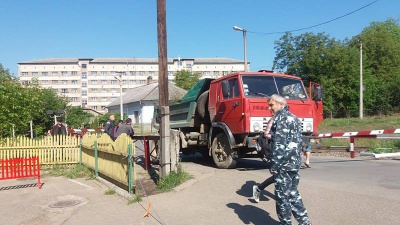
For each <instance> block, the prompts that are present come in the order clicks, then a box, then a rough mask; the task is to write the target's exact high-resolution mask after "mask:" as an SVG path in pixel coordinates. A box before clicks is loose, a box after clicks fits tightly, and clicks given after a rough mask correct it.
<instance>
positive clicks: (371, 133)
mask: <svg viewBox="0 0 400 225" xmlns="http://www.w3.org/2000/svg"><path fill="white" fill-rule="evenodd" d="M383 134H400V128H398V129H388V130H370V131H356V132H343V133H326V134H319V135H318V137H319V138H350V157H351V158H354V157H355V152H354V139H355V138H357V137H358V138H376V137H377V136H378V135H383Z"/></svg>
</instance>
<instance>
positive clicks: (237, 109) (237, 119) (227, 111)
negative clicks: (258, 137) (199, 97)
mask: <svg viewBox="0 0 400 225" xmlns="http://www.w3.org/2000/svg"><path fill="white" fill-rule="evenodd" d="M223 82H225V84H226V86H227V87H228V88H226V89H228V90H227V91H226V93H225V95H224V93H223V90H222V89H223V88H222V87H223V86H224V85H223V84H221V85H220V87H221V88H220V91H219V94H218V95H219V96H218V102H217V110H216V111H217V115H216V116H215V121H221V122H224V123H225V124H226V125H228V127H229V128H230V129H231V131H232V133H233V134H239V133H243V132H244V131H243V128H244V116H242V113H243V98H242V96H241V94H240V93H241V92H240V89H239V82H238V79H237V78H232V79H229V80H227V81H223Z"/></svg>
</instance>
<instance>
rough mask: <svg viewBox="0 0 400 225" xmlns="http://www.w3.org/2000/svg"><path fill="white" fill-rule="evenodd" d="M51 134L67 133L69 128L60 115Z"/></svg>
mask: <svg viewBox="0 0 400 225" xmlns="http://www.w3.org/2000/svg"><path fill="white" fill-rule="evenodd" d="M51 135H53V136H54V135H67V128H65V126H64V124H63V123H62V119H61V118H60V117H59V118H57V123H56V124H55V125H54V126H53V128H52V129H51Z"/></svg>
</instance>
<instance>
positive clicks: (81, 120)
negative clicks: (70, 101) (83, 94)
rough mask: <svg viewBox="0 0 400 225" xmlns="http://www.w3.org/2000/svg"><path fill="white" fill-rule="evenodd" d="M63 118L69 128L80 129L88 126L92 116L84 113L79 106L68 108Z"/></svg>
mask: <svg viewBox="0 0 400 225" xmlns="http://www.w3.org/2000/svg"><path fill="white" fill-rule="evenodd" d="M65 116H66V117H67V120H66V121H67V124H68V127H70V128H81V127H85V125H88V124H89V122H90V118H92V117H93V115H92V114H90V113H88V112H85V111H84V110H83V109H82V107H80V106H68V107H67V110H66V113H65Z"/></svg>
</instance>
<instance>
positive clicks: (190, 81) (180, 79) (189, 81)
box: [175, 70, 201, 90]
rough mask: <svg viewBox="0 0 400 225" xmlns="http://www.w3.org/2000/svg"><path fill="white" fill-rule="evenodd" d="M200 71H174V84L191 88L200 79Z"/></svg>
mask: <svg viewBox="0 0 400 225" xmlns="http://www.w3.org/2000/svg"><path fill="white" fill-rule="evenodd" d="M200 77H201V73H199V72H195V73H192V72H189V71H187V70H181V71H178V72H176V73H175V84H176V86H178V87H181V88H183V89H185V90H189V89H190V88H192V87H193V86H194V85H195V84H196V83H197V81H199V80H200Z"/></svg>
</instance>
